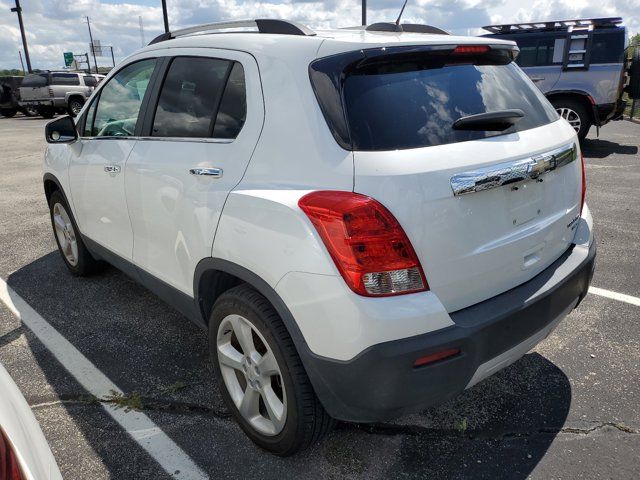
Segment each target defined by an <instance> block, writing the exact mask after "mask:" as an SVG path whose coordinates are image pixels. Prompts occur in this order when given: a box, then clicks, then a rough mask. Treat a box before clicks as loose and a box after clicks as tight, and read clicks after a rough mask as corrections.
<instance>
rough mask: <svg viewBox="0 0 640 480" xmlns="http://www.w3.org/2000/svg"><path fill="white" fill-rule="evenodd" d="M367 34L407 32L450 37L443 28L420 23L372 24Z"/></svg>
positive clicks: (367, 27)
mask: <svg viewBox="0 0 640 480" xmlns="http://www.w3.org/2000/svg"><path fill="white" fill-rule="evenodd" d="M365 30H366V31H367V32H398V33H401V32H407V33H431V34H435V35H449V33H448V32H445V31H444V30H442V29H441V28H438V27H434V26H432V25H423V24H420V23H401V24H399V25H398V24H396V23H394V22H380V23H372V24H371V25H367V26H366V27H365Z"/></svg>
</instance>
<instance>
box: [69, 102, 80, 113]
mask: <svg viewBox="0 0 640 480" xmlns="http://www.w3.org/2000/svg"><path fill="white" fill-rule="evenodd" d="M70 106H71V111H72V112H73V115H74V116H76V115H78V114H79V113H80V112H81V111H82V103H80V102H79V101H78V100H71V104H70Z"/></svg>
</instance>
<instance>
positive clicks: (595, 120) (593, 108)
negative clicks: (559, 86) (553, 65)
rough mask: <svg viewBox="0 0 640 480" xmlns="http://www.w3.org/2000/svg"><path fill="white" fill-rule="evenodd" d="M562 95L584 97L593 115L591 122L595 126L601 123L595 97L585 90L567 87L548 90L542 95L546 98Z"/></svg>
mask: <svg viewBox="0 0 640 480" xmlns="http://www.w3.org/2000/svg"><path fill="white" fill-rule="evenodd" d="M562 95H579V96H581V97H585V98H586V99H587V102H588V103H589V105H591V115H592V116H593V124H594V125H595V126H597V127H600V126H601V125H602V122H601V121H600V115H598V109H597V108H596V103H595V99H594V98H593V97H592V96H591V94H590V93H589V92H586V91H585V90H577V89H569V90H551V91H550V92H546V93H545V94H544V96H545V97H547V98H549V97H551V96H562ZM549 101H551V100H549Z"/></svg>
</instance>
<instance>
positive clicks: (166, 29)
mask: <svg viewBox="0 0 640 480" xmlns="http://www.w3.org/2000/svg"><path fill="white" fill-rule="evenodd" d="M162 17H163V18H164V32H165V33H168V32H169V16H168V15H167V0H162Z"/></svg>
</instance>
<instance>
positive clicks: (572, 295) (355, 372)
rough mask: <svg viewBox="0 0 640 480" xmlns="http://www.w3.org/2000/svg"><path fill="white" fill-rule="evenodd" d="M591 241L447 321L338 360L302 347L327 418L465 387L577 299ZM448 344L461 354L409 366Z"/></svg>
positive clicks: (381, 409) (432, 398) (392, 408)
mask: <svg viewBox="0 0 640 480" xmlns="http://www.w3.org/2000/svg"><path fill="white" fill-rule="evenodd" d="M595 256H596V247H595V241H594V242H593V243H592V245H591V247H590V248H587V247H585V246H573V247H572V248H571V249H570V250H568V251H567V252H566V253H565V254H563V255H562V256H561V257H560V258H559V259H558V260H556V261H555V262H554V263H553V264H552V265H551V266H549V267H548V268H547V269H545V270H544V271H543V272H541V273H540V274H538V275H537V276H536V277H534V278H533V279H531V280H530V281H528V282H527V283H525V284H523V285H520V286H518V287H516V288H513V289H512V290H509V291H507V292H505V293H503V294H501V295H498V296H496V297H494V298H491V299H489V300H486V301H484V302H481V303H478V304H476V305H473V306H471V307H468V308H465V309H463V310H459V311H457V312H454V313H452V314H450V316H451V319H452V320H453V322H454V324H455V325H453V326H450V327H447V328H444V329H442V330H438V331H435V332H431V333H427V334H423V335H418V336H415V337H410V338H405V339H401V340H395V341H391V342H386V343H382V344H379V345H374V346H372V347H370V348H368V349H367V350H365V351H364V352H362V353H361V354H359V355H358V356H357V357H356V358H354V359H353V360H350V361H347V362H341V361H336V360H331V359H326V358H322V357H317V356H314V355H312V354H309V353H307V354H306V355H304V357H305V358H304V359H303V360H304V363H305V367H306V368H307V371H308V373H309V375H310V377H311V379H312V382H313V385H314V387H315V389H316V393H317V394H318V396H319V398H320V400H321V401H322V403H323V405H324V406H325V408H326V409H327V411H328V412H329V414H330V415H332V416H333V417H335V418H337V419H340V420H346V421H356V422H377V421H384V420H389V419H391V418H394V417H397V416H400V415H403V414H405V413H409V412H413V411H419V410H421V409H423V408H426V407H428V406H431V405H434V404H437V403H440V402H443V401H445V400H447V399H449V398H451V397H453V396H455V395H457V394H458V393H460V392H461V391H463V390H464V389H465V387H466V386H467V385H468V384H469V381H470V380H471V378H472V377H473V374H474V373H475V372H476V370H477V369H478V366H480V365H481V364H483V363H485V362H487V361H489V360H491V359H492V358H494V357H496V356H497V355H500V354H501V353H503V352H505V351H507V350H509V349H510V348H512V347H514V346H516V345H518V344H519V343H521V342H523V341H525V340H526V339H527V338H529V337H531V336H532V335H534V334H535V333H536V332H538V331H540V330H542V329H543V328H545V327H546V326H548V325H549V324H550V323H551V322H553V321H554V320H555V319H556V318H558V316H560V315H561V314H562V313H563V312H564V311H566V310H567V308H570V307H571V305H572V304H573V303H574V302H576V300H577V302H578V303H579V302H580V301H581V300H582V298H583V297H584V296H585V295H586V293H587V290H588V288H589V283H590V282H591V277H592V276H593V270H594V266H595ZM447 348H460V354H458V355H456V356H455V357H451V358H448V359H445V360H442V361H440V362H437V363H434V364H430V365H426V366H424V367H419V368H414V367H413V364H414V362H415V360H416V359H417V358H418V357H420V356H423V355H428V354H430V353H435V352H438V351H441V350H444V349H447Z"/></svg>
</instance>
